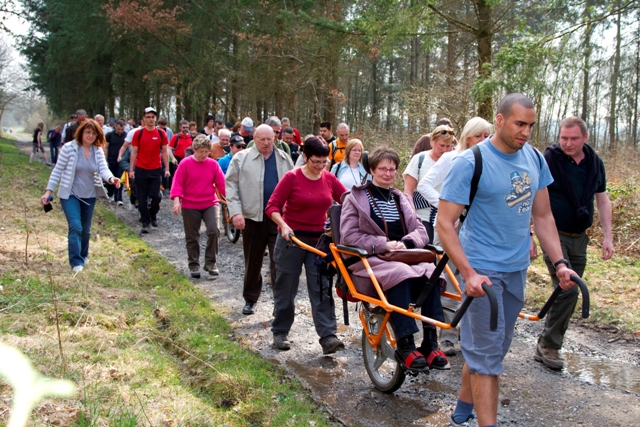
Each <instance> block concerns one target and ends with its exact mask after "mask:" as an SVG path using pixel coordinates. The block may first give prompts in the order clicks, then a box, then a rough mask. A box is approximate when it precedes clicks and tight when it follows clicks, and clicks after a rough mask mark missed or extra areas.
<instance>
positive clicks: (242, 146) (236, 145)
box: [233, 144, 247, 150]
mask: <svg viewBox="0 0 640 427" xmlns="http://www.w3.org/2000/svg"><path fill="white" fill-rule="evenodd" d="M233 146H234V147H236V148H239V149H241V150H243V149H245V148H247V144H233Z"/></svg>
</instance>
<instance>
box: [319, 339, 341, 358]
mask: <svg viewBox="0 0 640 427" xmlns="http://www.w3.org/2000/svg"><path fill="white" fill-rule="evenodd" d="M320 345H321V346H322V354H333V353H335V352H336V351H340V350H344V343H343V342H342V341H340V340H339V339H338V337H336V336H335V335H329V336H328V337H324V338H323V339H321V340H320Z"/></svg>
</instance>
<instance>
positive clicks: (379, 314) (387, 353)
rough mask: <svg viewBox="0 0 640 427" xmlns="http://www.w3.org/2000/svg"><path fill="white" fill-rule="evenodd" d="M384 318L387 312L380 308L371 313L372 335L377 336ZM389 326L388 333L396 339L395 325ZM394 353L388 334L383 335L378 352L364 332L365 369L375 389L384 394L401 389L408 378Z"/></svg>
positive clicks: (390, 324)
mask: <svg viewBox="0 0 640 427" xmlns="http://www.w3.org/2000/svg"><path fill="white" fill-rule="evenodd" d="M362 310H366V308H365V307H362ZM384 316H385V311H384V310H382V309H380V308H379V307H376V308H374V309H373V310H372V311H371V316H370V318H369V319H370V321H369V331H370V333H373V334H375V333H377V332H378V328H379V327H380V325H381V324H382V320H383V319H384ZM387 326H388V331H389V332H388V333H391V335H392V337H393V338H395V336H396V334H395V330H394V328H393V324H392V323H391V322H388V323H387ZM394 353H395V347H393V346H392V345H391V343H390V342H389V336H388V334H384V335H383V337H382V339H381V340H380V344H378V349H377V352H376V350H374V348H373V347H372V346H371V344H369V340H368V339H367V334H366V333H365V331H364V330H363V331H362V359H363V360H364V367H365V369H366V370H367V374H368V375H369V378H370V379H371V382H372V383H373V385H374V386H375V388H377V389H378V390H380V391H382V392H384V393H393V392H394V391H396V390H397V389H399V388H400V386H402V383H403V382H404V379H405V377H406V373H405V371H404V370H403V369H402V368H401V367H400V366H399V365H398V362H397V361H396V360H395V357H394Z"/></svg>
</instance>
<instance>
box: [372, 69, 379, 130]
mask: <svg viewBox="0 0 640 427" xmlns="http://www.w3.org/2000/svg"><path fill="white" fill-rule="evenodd" d="M371 86H372V90H371V92H372V93H371V95H372V97H373V99H372V102H371V126H377V122H378V107H379V105H378V102H379V101H378V57H375V58H372V59H371Z"/></svg>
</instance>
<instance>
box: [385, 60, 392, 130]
mask: <svg viewBox="0 0 640 427" xmlns="http://www.w3.org/2000/svg"><path fill="white" fill-rule="evenodd" d="M393 63H394V61H393V57H392V58H391V60H390V61H389V91H388V94H387V126H386V127H387V131H390V130H391V115H392V114H393V92H392V89H391V88H392V87H393Z"/></svg>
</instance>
